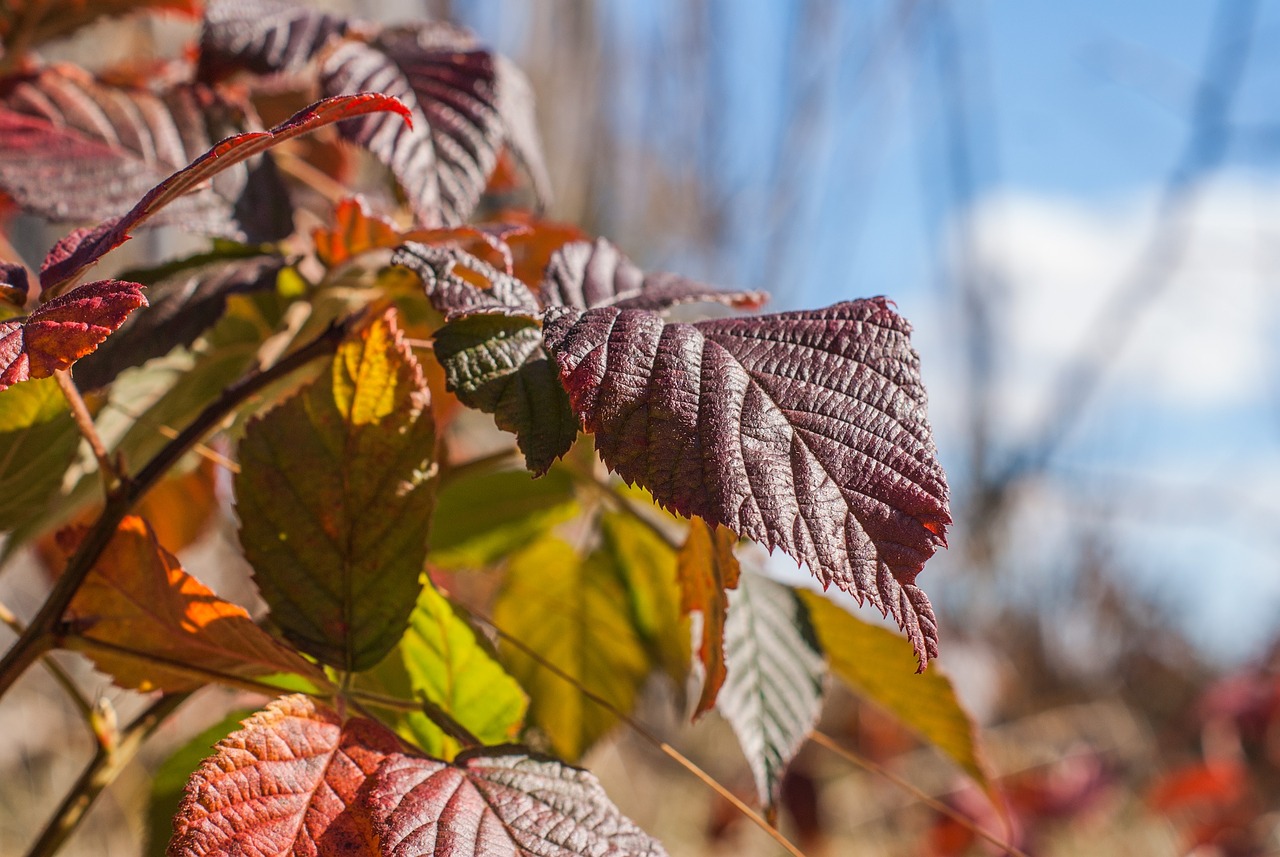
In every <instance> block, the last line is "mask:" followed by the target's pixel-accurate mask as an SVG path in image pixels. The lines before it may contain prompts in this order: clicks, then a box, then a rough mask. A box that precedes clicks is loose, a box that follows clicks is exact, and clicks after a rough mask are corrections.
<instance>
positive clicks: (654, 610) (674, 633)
mask: <svg viewBox="0 0 1280 857" xmlns="http://www.w3.org/2000/svg"><path fill="white" fill-rule="evenodd" d="M600 553H601V554H603V555H606V556H608V557H609V558H610V560H611V561H612V563H613V565H614V567H615V568H616V569H617V571H618V574H619V575H620V576H621V577H622V579H623V581H624V582H625V584H626V587H627V594H628V595H629V596H630V600H631V617H632V621H633V622H634V623H635V628H636V631H637V632H638V633H639V635H640V637H641V639H642V640H643V641H644V644H645V647H646V648H647V649H648V651H649V657H650V659H651V660H653V661H654V662H655V663H657V664H658V665H659V666H661V667H662V669H663V670H665V671H666V673H667V675H669V676H671V679H672V680H673V681H674V682H675V683H676V686H677V689H683V686H684V681H685V677H686V676H688V674H689V658H690V651H689V650H690V642H691V639H690V629H689V621H688V619H687V618H686V617H685V616H684V615H683V614H682V612H681V609H680V587H679V585H678V583H677V582H676V552H675V551H674V550H672V549H671V547H670V546H669V545H668V544H667V543H666V542H664V541H663V540H662V539H660V538H659V537H658V536H657V534H656V533H654V532H653V530H651V529H650V528H649V527H647V526H645V525H644V524H642V523H641V522H640V521H638V520H636V518H635V517H634V516H632V515H629V514H626V515H624V514H619V513H615V512H607V513H605V514H603V515H601V516H600Z"/></svg>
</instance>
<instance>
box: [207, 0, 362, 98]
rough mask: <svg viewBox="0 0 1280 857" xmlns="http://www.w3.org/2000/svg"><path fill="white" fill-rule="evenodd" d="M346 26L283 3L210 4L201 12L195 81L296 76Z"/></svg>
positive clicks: (226, 0) (240, 0) (233, 0)
mask: <svg viewBox="0 0 1280 857" xmlns="http://www.w3.org/2000/svg"><path fill="white" fill-rule="evenodd" d="M348 26H349V23H348V21H346V20H345V19H344V18H340V17H337V16H335V15H329V14H326V13H324V12H320V11H316V10H314V9H309V8H307V7H306V6H300V5H297V4H294V3H287V2H281V0H214V2H211V3H209V5H208V6H207V7H206V8H205V13H204V25H203V27H202V28H201V30H200V63H199V66H198V68H197V70H196V79H197V80H202V81H206V82H213V81H216V80H221V79H222V78H224V77H227V76H229V75H231V74H233V73H235V72H236V71H242V70H243V71H249V72H253V73H255V74H276V73H285V72H293V71H297V70H299V69H300V68H302V67H303V66H305V65H306V64H307V63H308V62H309V61H310V60H311V59H312V58H313V57H314V56H315V55H316V54H317V53H319V52H320V50H321V49H322V48H323V47H324V46H325V45H327V44H328V43H329V40H330V39H333V38H335V37H339V36H343V35H346V32H347V29H348Z"/></svg>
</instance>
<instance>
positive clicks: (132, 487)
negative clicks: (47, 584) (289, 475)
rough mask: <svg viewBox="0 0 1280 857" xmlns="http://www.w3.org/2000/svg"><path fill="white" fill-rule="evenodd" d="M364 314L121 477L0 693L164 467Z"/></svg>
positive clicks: (265, 374) (253, 376) (43, 646)
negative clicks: (134, 471) (134, 473)
mask: <svg viewBox="0 0 1280 857" xmlns="http://www.w3.org/2000/svg"><path fill="white" fill-rule="evenodd" d="M363 318H364V313H363V312H356V313H353V314H352V315H350V316H348V317H346V318H345V319H343V320H341V321H339V322H335V323H334V324H332V325H330V326H329V328H328V329H327V330H325V331H324V333H322V334H320V335H319V336H318V337H316V338H315V339H314V340H312V341H311V342H309V343H308V344H306V345H304V346H303V347H301V348H299V349H298V350H297V351H294V352H293V353H291V354H289V355H288V356H286V357H284V358H282V359H281V360H280V361H279V362H278V363H276V364H275V365H274V366H272V367H271V368H270V369H258V370H254V371H253V372H251V373H249V374H248V375H246V376H244V377H243V378H241V379H240V380H239V381H237V382H236V383H234V384H232V385H231V386H230V387H227V388H226V389H225V390H224V391H223V392H222V395H221V396H219V397H218V398H217V399H216V400H214V401H213V402H212V403H210V404H209V405H208V406H207V407H206V408H205V409H204V410H203V411H201V412H200V414H199V415H198V416H197V417H196V418H195V419H194V420H193V421H192V422H191V424H190V425H188V426H187V427H186V428H185V429H183V430H182V432H180V433H179V435H178V436H177V437H176V438H174V439H173V440H172V441H170V442H169V443H168V444H166V445H165V446H164V448H163V449H161V450H160V452H158V453H156V456H155V457H154V458H152V459H151V460H150V461H149V462H147V464H146V466H145V467H143V468H142V470H141V471H140V472H139V473H138V475H137V476H135V477H133V478H124V479H123V480H122V481H121V483H120V485H118V486H117V487H116V489H115V490H113V491H112V492H111V493H110V494H108V495H107V501H106V504H105V505H104V507H103V510H102V514H101V515H99V516H98V520H97V521H96V522H95V523H94V525H93V527H92V528H90V530H89V532H88V533H87V534H86V535H85V538H84V541H83V542H81V544H80V547H79V549H78V550H77V551H76V552H75V554H74V555H73V556H72V557H71V559H70V560H69V561H68V562H67V568H66V570H65V571H64V572H63V573H62V576H61V577H59V578H58V582H57V583H56V584H54V587H53V590H52V591H51V592H50V593H49V597H48V598H47V599H45V602H44V606H42V607H41V608H40V612H39V613H37V614H36V616H35V618H34V619H32V620H31V624H30V625H29V626H28V627H27V630H26V631H25V632H24V633H23V634H22V635H21V636H20V637H19V638H18V641H17V642H16V643H15V644H14V645H13V647H12V648H11V649H9V651H8V652H7V653H5V656H4V659H3V660H2V661H0V696H3V695H4V694H5V693H6V692H7V691H8V690H9V688H10V687H11V686H12V685H13V683H14V682H15V681H16V680H17V678H18V676H20V675H22V673H23V672H25V671H26V669H27V667H29V666H31V664H33V663H34V662H35V661H36V660H37V659H38V658H39V657H40V656H41V655H43V654H44V653H45V652H47V651H49V650H50V649H51V648H53V632H54V629H55V628H56V627H57V625H58V623H59V622H61V620H62V615H63V613H65V612H66V609H67V605H68V604H70V603H71V599H72V598H74V597H75V594H76V591H77V590H78V589H79V588H80V584H82V583H84V579H85V577H87V576H88V574H89V572H90V571H91V570H92V569H93V566H94V563H96V562H97V561H98V557H100V556H101V555H102V552H103V550H105V549H106V546H107V544H108V543H109V542H110V541H111V538H112V537H113V536H114V535H115V532H116V528H117V527H119V526H120V522H121V521H122V520H124V517H125V515H127V514H128V513H129V511H130V510H131V509H132V508H133V506H134V504H135V503H137V502H138V500H139V499H140V498H141V497H142V495H143V494H145V493H146V492H147V490H148V489H150V488H151V486H153V485H154V484H155V483H156V482H158V481H159V480H160V479H161V477H163V476H164V474H165V473H167V472H168V471H169V469H170V468H171V467H173V466H174V465H175V464H176V463H177V462H178V460H179V459H181V458H182V456H183V455H185V454H186V453H187V451H188V450H189V449H191V447H193V446H194V445H195V444H196V443H197V442H199V441H200V439H201V438H203V437H204V436H205V434H207V433H208V432H210V431H212V430H213V429H214V428H215V427H216V426H218V425H219V424H220V423H221V422H222V420H223V419H225V418H226V416H227V415H228V414H230V413H232V412H233V411H234V410H235V409H236V408H237V407H239V406H240V405H241V404H242V403H244V402H245V401H246V400H247V399H248V398H249V397H250V396H252V395H254V394H255V393H257V392H258V391H259V390H261V389H263V388H264V387H266V386H268V385H270V384H271V383H273V382H275V381H276V380H278V379H280V378H283V377H284V376H286V375H288V374H290V373H291V372H293V371H294V370H295V369H298V368H300V367H301V366H304V365H306V364H307V363H309V362H311V361H312V360H314V359H315V358H317V357H321V356H323V355H326V354H332V353H333V352H334V351H335V350H336V349H337V347H338V343H339V342H341V341H342V339H343V338H344V337H345V336H346V335H347V333H348V332H349V331H350V330H352V329H353V328H354V327H355V326H356V325H357V324H358V323H359V322H360V321H361V319H363Z"/></svg>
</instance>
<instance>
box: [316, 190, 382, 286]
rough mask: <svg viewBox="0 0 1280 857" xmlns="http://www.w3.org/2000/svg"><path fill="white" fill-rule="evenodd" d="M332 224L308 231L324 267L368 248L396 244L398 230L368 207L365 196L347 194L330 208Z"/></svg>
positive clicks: (346, 259) (350, 257)
mask: <svg viewBox="0 0 1280 857" xmlns="http://www.w3.org/2000/svg"><path fill="white" fill-rule="evenodd" d="M333 219H334V227H333V228H332V229H316V230H314V231H313V232H312V233H311V236H312V239H313V240H314V242H315V245H316V258H317V259H319V260H320V261H321V262H322V263H323V264H324V266H325V267H326V268H336V267H337V266H338V265H341V264H343V263H344V262H349V261H351V260H352V259H354V258H355V257H356V256H359V255H360V254H361V253H366V252H368V251H369V250H376V249H382V248H388V249H389V248H392V247H398V246H400V244H402V243H403V240H402V239H401V237H400V230H399V229H397V228H396V226H395V224H394V223H392V222H391V221H390V220H387V219H386V218H384V217H379V216H378V215H376V214H374V213H373V212H371V211H370V210H369V207H368V204H367V203H366V202H365V200H364V197H361V196H357V197H346V198H344V199H342V200H340V201H339V202H338V204H337V205H336V206H335V207H334V210H333Z"/></svg>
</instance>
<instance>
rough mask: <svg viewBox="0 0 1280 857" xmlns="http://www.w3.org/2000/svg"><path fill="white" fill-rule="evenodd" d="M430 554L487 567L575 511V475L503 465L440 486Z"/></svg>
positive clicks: (443, 561)
mask: <svg viewBox="0 0 1280 857" xmlns="http://www.w3.org/2000/svg"><path fill="white" fill-rule="evenodd" d="M436 503H437V504H436V512H435V516H434V517H433V518H432V520H431V550H430V552H429V553H428V559H429V560H430V562H431V564H432V565H433V566H439V567H443V568H455V569H456V568H487V567H488V566H491V565H493V564H495V563H497V562H499V561H501V560H503V559H505V558H506V557H507V556H508V555H509V554H511V553H514V552H516V551H517V550H519V549H520V548H523V547H524V546H525V545H526V544H528V543H529V542H531V541H533V540H535V539H536V538H537V537H538V536H540V535H542V534H543V533H546V532H547V531H549V530H550V529H551V528H552V527H554V526H555V525H556V524H559V523H562V522H564V521H567V520H569V519H570V518H573V517H574V516H575V515H577V514H578V510H579V504H578V500H577V496H576V495H575V494H574V490H573V480H572V479H571V478H570V477H569V476H568V475H567V474H565V473H564V472H562V471H560V470H552V471H551V472H550V473H548V474H547V475H546V476H543V477H542V478H541V479H533V478H532V477H531V476H530V475H529V474H528V473H525V472H523V471H519V470H507V471H501V472H498V473H487V474H484V475H482V476H470V477H467V478H466V479H459V480H457V481H454V482H450V483H448V485H447V486H446V487H445V488H444V489H443V490H441V492H440V494H439V496H438V497H437V500H436Z"/></svg>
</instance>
